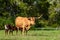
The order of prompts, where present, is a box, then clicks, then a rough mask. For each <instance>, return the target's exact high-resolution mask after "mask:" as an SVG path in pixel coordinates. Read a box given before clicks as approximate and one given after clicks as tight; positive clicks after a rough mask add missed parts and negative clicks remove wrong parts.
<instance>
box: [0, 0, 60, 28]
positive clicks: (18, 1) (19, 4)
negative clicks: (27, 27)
mask: <svg viewBox="0 0 60 40" xmlns="http://www.w3.org/2000/svg"><path fill="white" fill-rule="evenodd" d="M59 8H60V2H59V0H58V1H57V0H54V1H53V0H52V1H51V0H0V27H2V28H4V27H3V26H4V25H5V24H12V25H15V18H16V17H17V16H24V17H32V16H33V17H39V16H40V15H43V16H42V17H41V19H36V27H50V26H51V27H56V26H60V18H59V17H60V9H59Z"/></svg>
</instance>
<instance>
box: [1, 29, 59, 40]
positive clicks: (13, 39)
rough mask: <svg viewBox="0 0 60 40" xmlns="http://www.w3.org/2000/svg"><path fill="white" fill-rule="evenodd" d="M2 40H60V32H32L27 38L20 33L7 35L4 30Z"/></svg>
mask: <svg viewBox="0 0 60 40" xmlns="http://www.w3.org/2000/svg"><path fill="white" fill-rule="evenodd" d="M0 40H60V30H30V31H29V32H28V33H27V35H25V36H22V35H21V34H20V32H19V33H18V34H17V35H16V33H15V32H14V35H5V33H4V30H0Z"/></svg>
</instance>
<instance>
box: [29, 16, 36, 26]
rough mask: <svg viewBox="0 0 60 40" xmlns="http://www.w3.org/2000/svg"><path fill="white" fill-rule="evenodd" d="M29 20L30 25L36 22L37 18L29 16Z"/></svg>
mask: <svg viewBox="0 0 60 40" xmlns="http://www.w3.org/2000/svg"><path fill="white" fill-rule="evenodd" d="M28 20H30V25H34V24H35V18H34V17H29V18H28Z"/></svg>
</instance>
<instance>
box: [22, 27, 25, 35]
mask: <svg viewBox="0 0 60 40" xmlns="http://www.w3.org/2000/svg"><path fill="white" fill-rule="evenodd" d="M24 31H25V28H24V27H23V28H22V35H24Z"/></svg>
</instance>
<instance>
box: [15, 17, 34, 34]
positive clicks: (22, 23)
mask: <svg viewBox="0 0 60 40" xmlns="http://www.w3.org/2000/svg"><path fill="white" fill-rule="evenodd" d="M15 24H16V27H17V28H18V29H21V31H22V33H23V34H24V32H25V31H27V30H29V29H30V27H31V25H34V24H35V18H34V17H29V18H27V17H17V18H16V20H15Z"/></svg>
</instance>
